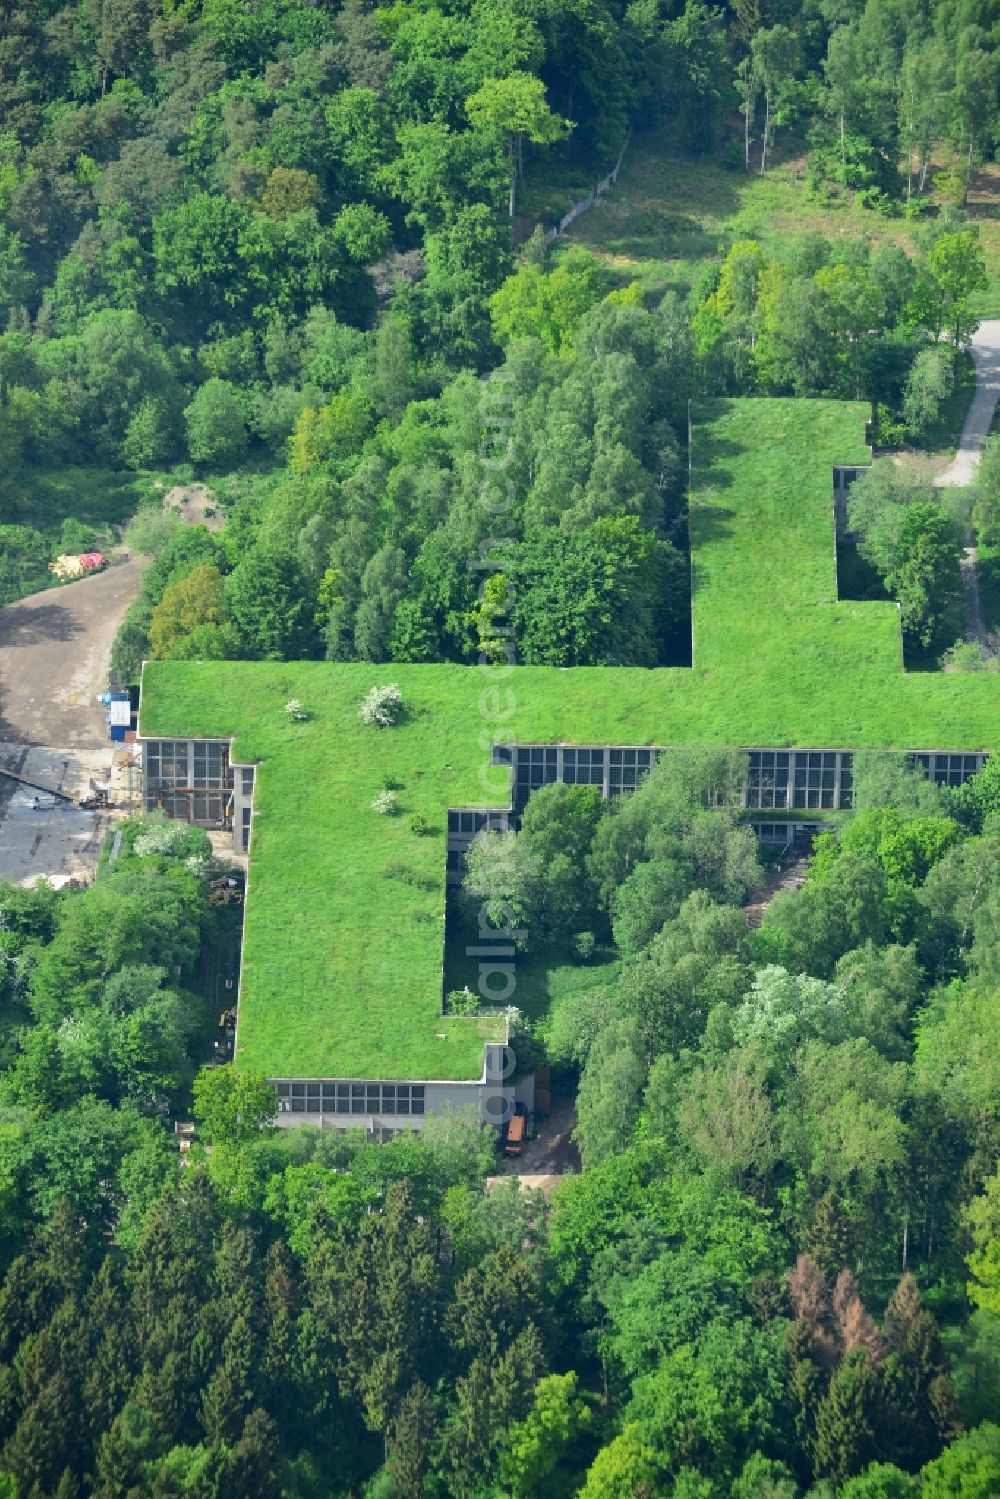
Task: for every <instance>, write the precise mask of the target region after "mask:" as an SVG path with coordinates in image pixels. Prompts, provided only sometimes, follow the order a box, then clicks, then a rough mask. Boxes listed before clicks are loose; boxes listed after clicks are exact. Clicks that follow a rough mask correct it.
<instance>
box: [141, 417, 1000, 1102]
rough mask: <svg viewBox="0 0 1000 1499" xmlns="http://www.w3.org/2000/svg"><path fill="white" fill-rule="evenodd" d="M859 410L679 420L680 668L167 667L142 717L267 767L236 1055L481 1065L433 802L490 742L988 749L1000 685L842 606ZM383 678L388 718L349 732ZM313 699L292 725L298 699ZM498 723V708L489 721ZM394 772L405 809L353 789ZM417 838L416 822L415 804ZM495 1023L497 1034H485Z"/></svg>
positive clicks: (354, 1072)
mask: <svg viewBox="0 0 1000 1499" xmlns="http://www.w3.org/2000/svg"><path fill="white" fill-rule="evenodd" d="M866 417H867V408H866V407H864V406H862V405H860V404H841V403H837V402H832V401H797V400H773V401H728V402H715V403H711V404H710V405H706V406H705V407H703V408H702V409H701V410H700V411H699V412H697V413H696V422H695V427H694V434H693V457H692V461H693V471H692V494H691V542H692V555H693V567H692V576H693V590H694V594H693V620H694V667H693V668H692V669H670V670H657V671H645V670H638V669H624V668H623V669H602V668H574V669H572V670H560V669H556V668H546V667H519V668H515V669H513V670H512V671H510V672H509V674H508V675H507V676H506V677H504V678H503V679H502V680H498V676H497V674H496V673H484V672H483V671H481V670H480V669H479V668H477V667H462V666H405V665H392V666H371V665H366V664H351V665H329V664H325V663H321V662H294V663H289V664H276V663H257V662H205V663H199V662H183V663H182V662H174V663H170V662H158V663H152V664H150V665H148V666H147V667H146V670H145V673H144V677H143V692H142V712H141V732H142V734H143V735H144V736H146V737H150V738H157V737H175V738H199V737H205V738H220V737H229V736H232V737H233V738H234V739H235V748H234V756H235V758H236V759H237V760H240V761H244V762H245V761H254V762H257V763H258V764H259V770H258V773H257V789H256V794H255V813H254V835H253V849H252V854H251V869H250V895H249V899H248V903H247V912H246V927H245V938H244V964H243V987H242V993H241V997H240V1026H239V1054H238V1058H237V1060H238V1062H240V1063H242V1064H243V1065H245V1066H248V1067H253V1068H257V1069H260V1070H262V1071H264V1072H266V1073H268V1074H269V1075H271V1076H274V1077H288V1076H292V1077H369V1078H387V1079H392V1078H442V1079H461V1078H475V1077H478V1076H479V1075H480V1073H481V1070H482V1056H483V1041H484V1039H486V1038H488V1036H489V1034H490V1033H491V1032H490V1026H491V1025H492V1024H493V1023H492V1022H484V1021H474V1020H463V1019H459V1018H453V1017H443V1016H442V1013H441V1000H442V994H441V987H442V979H441V971H442V949H443V936H444V881H445V844H446V823H447V815H446V814H447V809H448V808H449V807H456V806H463V805H464V806H469V805H471V806H488V805H506V804H507V802H508V799H509V786H508V782H507V772H506V770H504V769H503V768H501V767H492V768H490V767H489V760H490V753H489V745H490V743H491V741H492V740H493V739H497V740H506V739H509V738H511V737H512V738H513V739H514V740H516V741H519V742H522V743H544V742H549V743H559V742H566V743H582V744H602V743H605V744H607V743H610V744H615V743H618V744H632V745H642V744H665V745H669V744H679V743H694V742H714V743H722V744H741V745H747V746H753V745H760V746H768V745H775V746H777V745H797V746H805V747H810V746H815V747H842V748H862V747H883V746H892V747H896V748H906V749H920V748H927V749H935V748H938V749H965V750H974V749H989V748H991V747H993V746H995V745H996V744H997V743H998V742H1000V682H998V681H997V679H996V677H992V676H988V675H984V676H976V675H971V676H962V675H959V674H954V673H953V674H948V675H945V674H937V673H934V674H932V673H912V674H908V673H905V672H904V671H903V668H902V658H901V650H900V634H899V623H898V615H897V611H896V608H895V606H894V605H891V604H885V603H851V602H842V601H839V600H838V599H837V589H836V556H835V546H834V531H833V497H832V469H833V466H834V464H849V465H850V464H861V463H865V462H867V461H868V456H869V455H868V450H867V449H866V447H865V446H864V424H865V420H866ZM387 681H395V682H398V683H399V686H400V688H401V690H402V693H403V697H404V699H405V702H406V705H407V714H406V718H405V720H404V721H403V722H402V723H400V724H399V725H397V726H396V727H393V728H389V729H381V730H379V729H374V728H371V727H367V726H366V725H364V724H363V723H362V722H361V721H360V720H359V717H358V708H359V705H360V703H361V700H362V699H363V697H364V696H365V694H366V692H367V691H368V689H369V688H370V687H371V686H372V685H373V684H375V683H379V682H387ZM292 697H297V698H300V699H301V701H302V703H303V705H304V706H305V708H306V709H307V710H308V712H309V715H310V717H309V720H308V721H307V722H305V723H291V722H289V720H288V718H287V715H286V714H285V712H284V704H285V703H286V702H287V701H288V699H289V698H292ZM504 715H506V716H504ZM386 778H389V779H391V780H393V781H394V782H395V783H397V784H398V785H399V786H400V788H401V789H400V791H399V793H398V795H399V801H400V804H401V807H402V811H403V815H401V816H399V817H382V816H379V815H377V814H376V813H374V812H372V811H371V810H370V806H369V804H370V802H371V801H372V799H373V797H374V796H375V795H376V794H377V793H378V792H379V790H380V789H381V788H382V786H383V783H384V781H385V780H386ZM413 813H419V814H421V815H422V816H423V817H424V818H425V819H426V820H427V822H428V823H429V825H430V827H431V829H432V832H431V833H430V834H429V835H424V836H420V835H418V834H417V833H415V832H413V831H412V830H411V828H410V826H409V817H410V815H411V814H413ZM492 1033H493V1034H495V1033H496V1032H495V1029H494V1031H493V1032H492Z"/></svg>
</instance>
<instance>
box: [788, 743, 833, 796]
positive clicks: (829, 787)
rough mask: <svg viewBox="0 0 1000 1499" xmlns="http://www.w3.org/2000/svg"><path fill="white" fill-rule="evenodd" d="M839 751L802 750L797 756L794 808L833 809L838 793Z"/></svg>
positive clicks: (793, 793)
mask: <svg viewBox="0 0 1000 1499" xmlns="http://www.w3.org/2000/svg"><path fill="white" fill-rule="evenodd" d="M837 758H838V757H837V751H836V750H800V751H799V753H798V754H797V755H796V756H795V779H794V784H793V792H792V806H793V807H804V808H820V807H832V806H833V805H834V803H835V798H836V791H837V775H838V765H837Z"/></svg>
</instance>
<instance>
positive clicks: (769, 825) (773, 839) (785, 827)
mask: <svg viewBox="0 0 1000 1499" xmlns="http://www.w3.org/2000/svg"><path fill="white" fill-rule="evenodd" d="M753 830H754V832H755V833H756V834H757V837H758V838H759V839H760V841H761V843H766V844H777V845H778V847H779V848H784V846H785V844H786V843H789V842H790V841H791V837H792V827H791V824H790V823H787V822H757V823H754V825H753Z"/></svg>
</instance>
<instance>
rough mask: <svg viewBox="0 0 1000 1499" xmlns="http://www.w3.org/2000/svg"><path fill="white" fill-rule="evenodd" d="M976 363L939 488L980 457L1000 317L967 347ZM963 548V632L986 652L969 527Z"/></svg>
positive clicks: (997, 370) (996, 367)
mask: <svg viewBox="0 0 1000 1499" xmlns="http://www.w3.org/2000/svg"><path fill="white" fill-rule="evenodd" d="M969 351H970V353H971V354H972V357H973V360H974V361H975V365H976V394H975V395H974V396H973V398H972V405H971V406H970V407H969V412H968V415H967V416H966V418H965V425H964V426H963V428H962V436H961V438H960V439H959V444H958V451H957V453H956V454H955V458H954V461H953V462H952V463H951V464H950V465H949V467H948V468H946V469H945V471H944V473H943V474H938V476H937V478H936V479H935V480H934V483H935V485H936V486H937V488H938V489H944V488H946V487H949V486H955V487H956V488H960V487H964V486H965V485H966V484H971V483H972V481H973V480H974V478H975V476H976V469H977V468H978V467H979V460H980V458H981V457H982V452H983V443H984V442H985V441H986V438H987V435H988V434H989V430H990V424H991V423H992V421H993V413H994V411H995V410H996V407H997V401H998V400H1000V318H993V319H992V320H990V321H987V322H985V323H980V324H979V327H978V328H977V329H976V331H975V333H974V334H973V337H972V343H971V344H970V346H969ZM965 542H966V544H965V548H964V550H963V552H962V556H961V558H960V560H959V570H960V572H961V575H962V594H963V597H964V599H965V626H966V628H965V633H966V637H967V639H969V640H974V641H976V642H978V644H979V645H981V646H982V647H983V649H984V650H986V651H991V650H992V644H991V641H990V637H989V634H988V632H987V629H986V624H985V622H984V620H983V603H982V599H981V597H980V594H979V572H978V569H977V566H976V548H975V542H974V538H973V533H972V527H971V526H967V527H966V536H965Z"/></svg>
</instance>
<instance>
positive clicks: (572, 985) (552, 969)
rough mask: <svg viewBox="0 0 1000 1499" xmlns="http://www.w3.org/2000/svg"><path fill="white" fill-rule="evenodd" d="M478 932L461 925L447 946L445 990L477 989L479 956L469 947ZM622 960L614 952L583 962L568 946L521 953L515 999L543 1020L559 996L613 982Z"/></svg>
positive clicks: (533, 1016) (530, 1016) (521, 1007)
mask: <svg viewBox="0 0 1000 1499" xmlns="http://www.w3.org/2000/svg"><path fill="white" fill-rule="evenodd" d="M476 942H477V934H476V932H475V931H474V930H473V929H472V928H471V927H461V926H459V927H457V929H456V931H455V932H454V934H453V935H452V936H450V937H449V940H448V942H447V945H446V947H445V958H444V987H445V993H449V992H450V991H451V990H453V989H462V988H464V987H465V985H468V987H469V988H470V989H471V990H472V991H473V992H476V988H477V983H478V979H479V958H478V957H475V956H472V957H470V956H469V955H468V954H467V952H466V949H467V947H471V946H475V945H476ZM620 966H621V964H620V961H619V959H617V958H616V957H614V956H613V955H611V954H605V955H604V956H603V957H601V956H600V955H599V956H598V958H597V959H595V961H593V962H591V963H581V962H580V959H579V958H578V957H577V956H576V954H575V953H574V952H573V951H572V950H571V949H570V948H568V947H554V946H553V947H542V948H539V949H538V950H537V951H532V952H527V953H518V954H517V956H516V958H515V959H514V980H515V985H516V987H515V990H514V994H513V997H512V1000H511V1003H512V1004H515V1005H516V1006H517V1008H518V1009H519V1010H521V1011H522V1013H523V1014H525V1015H526V1016H527V1017H528V1019H529V1020H531V1021H537V1020H541V1019H542V1018H543V1016H545V1015H547V1014H548V1013H549V1010H550V1009H551V1007H552V1004H553V1002H554V1001H555V1000H558V999H563V998H566V997H567V996H569V995H571V994H580V993H585V992H586V991H587V990H588V989H593V988H597V987H599V986H601V985H604V984H608V983H610V982H611V981H612V980H613V979H614V978H615V976H616V975H617V973H618V970H619V968H620Z"/></svg>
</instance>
